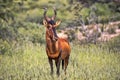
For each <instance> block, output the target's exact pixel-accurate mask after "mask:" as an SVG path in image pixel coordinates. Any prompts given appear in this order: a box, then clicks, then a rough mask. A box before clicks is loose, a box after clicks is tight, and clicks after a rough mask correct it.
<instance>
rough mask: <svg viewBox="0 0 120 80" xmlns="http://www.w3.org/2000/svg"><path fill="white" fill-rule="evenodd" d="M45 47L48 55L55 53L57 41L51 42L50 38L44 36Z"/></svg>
mask: <svg viewBox="0 0 120 80" xmlns="http://www.w3.org/2000/svg"><path fill="white" fill-rule="evenodd" d="M46 46H47V48H48V50H49V51H50V53H53V54H54V53H56V52H57V51H58V40H57V41H53V40H52V39H51V38H50V37H48V36H46Z"/></svg>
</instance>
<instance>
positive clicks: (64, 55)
mask: <svg viewBox="0 0 120 80" xmlns="http://www.w3.org/2000/svg"><path fill="white" fill-rule="evenodd" d="M46 13H47V9H45V11H44V19H45V20H43V24H44V26H45V27H46V53H47V56H48V60H49V64H50V68H51V74H53V61H52V60H55V64H56V68H57V72H56V73H57V75H58V76H59V74H60V72H59V70H60V62H61V61H62V69H64V71H65V74H66V68H67V66H68V60H69V56H70V51H71V49H70V45H69V42H68V41H67V40H66V39H63V38H59V37H58V36H57V34H56V27H57V26H58V25H59V24H60V21H56V22H55V21H54V20H55V17H56V15H57V12H56V9H54V16H53V17H52V18H49V17H47V16H46Z"/></svg>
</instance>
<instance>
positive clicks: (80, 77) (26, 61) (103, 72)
mask: <svg viewBox="0 0 120 80" xmlns="http://www.w3.org/2000/svg"><path fill="white" fill-rule="evenodd" d="M71 48H72V52H71V56H70V60H69V65H68V68H67V75H64V71H62V70H60V72H61V75H60V77H57V75H56V74H55V73H56V72H55V71H56V68H55V65H54V75H53V76H51V75H50V67H49V63H48V59H47V55H46V53H45V45H39V44H32V43H31V42H30V43H25V44H24V46H23V51H22V52H23V53H17V54H13V55H11V56H9V55H7V54H6V55H0V80H119V79H120V77H119V76H120V53H112V52H109V50H108V49H103V48H99V47H97V46H95V45H89V46H88V45H87V46H80V45H73V44H71Z"/></svg>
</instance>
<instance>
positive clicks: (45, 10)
mask: <svg viewBox="0 0 120 80" xmlns="http://www.w3.org/2000/svg"><path fill="white" fill-rule="evenodd" d="M46 13H47V8H44V14H43V15H44V18H45V20H46V21H48V17H47V16H46Z"/></svg>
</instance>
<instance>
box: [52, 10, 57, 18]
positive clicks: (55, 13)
mask: <svg viewBox="0 0 120 80" xmlns="http://www.w3.org/2000/svg"><path fill="white" fill-rule="evenodd" d="M53 9H54V15H53V17H52V19H53V20H54V19H55V18H56V15H57V11H56V8H53Z"/></svg>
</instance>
